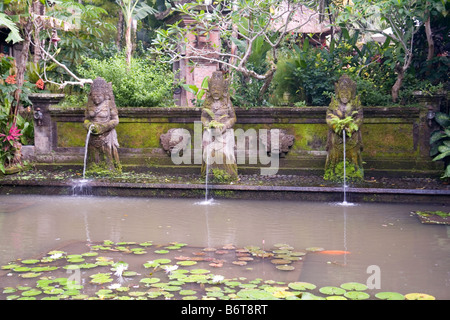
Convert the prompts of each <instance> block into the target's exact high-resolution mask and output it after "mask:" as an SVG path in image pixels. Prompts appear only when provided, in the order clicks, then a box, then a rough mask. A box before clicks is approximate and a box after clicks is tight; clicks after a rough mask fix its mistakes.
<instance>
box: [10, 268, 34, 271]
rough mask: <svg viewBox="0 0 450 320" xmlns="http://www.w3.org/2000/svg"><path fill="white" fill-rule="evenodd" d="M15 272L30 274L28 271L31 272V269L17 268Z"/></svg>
mask: <svg viewBox="0 0 450 320" xmlns="http://www.w3.org/2000/svg"><path fill="white" fill-rule="evenodd" d="M13 270H14V271H16V272H28V271H30V270H31V268H28V267H17V268H14V269H13Z"/></svg>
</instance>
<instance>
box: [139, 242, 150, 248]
mask: <svg viewBox="0 0 450 320" xmlns="http://www.w3.org/2000/svg"><path fill="white" fill-rule="evenodd" d="M139 245H140V246H143V247H150V246H152V245H153V243H152V242H151V241H146V242H142V243H139Z"/></svg>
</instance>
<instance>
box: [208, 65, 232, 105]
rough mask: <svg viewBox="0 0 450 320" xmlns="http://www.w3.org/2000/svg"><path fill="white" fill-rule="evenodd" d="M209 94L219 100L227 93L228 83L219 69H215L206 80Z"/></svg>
mask: <svg viewBox="0 0 450 320" xmlns="http://www.w3.org/2000/svg"><path fill="white" fill-rule="evenodd" d="M208 90H209V96H211V97H212V98H213V99H214V100H219V99H220V98H222V97H225V96H226V95H227V93H228V92H227V91H228V85H227V81H226V80H225V79H224V78H223V74H222V72H220V71H215V72H213V74H212V75H211V78H210V79H209V81H208Z"/></svg>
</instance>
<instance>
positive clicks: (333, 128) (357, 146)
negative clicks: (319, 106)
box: [324, 75, 364, 181]
mask: <svg viewBox="0 0 450 320" xmlns="http://www.w3.org/2000/svg"><path fill="white" fill-rule="evenodd" d="M335 91H336V96H335V97H334V98H333V99H332V100H331V103H330V105H329V107H328V109H327V116H326V121H327V124H328V126H329V130H328V141H327V152H328V155H327V159H326V164H325V176H324V178H325V179H326V180H337V181H340V180H342V179H343V161H344V158H343V149H344V138H343V134H344V133H345V134H346V136H345V140H346V141H345V142H346V144H345V146H346V157H345V158H346V159H345V160H346V161H347V166H346V168H347V170H346V171H347V179H350V180H359V179H363V177H364V171H363V162H362V157H361V152H362V150H363V143H362V136H361V130H360V129H361V125H362V123H363V110H362V107H361V103H360V100H359V97H358V96H357V95H356V83H355V82H354V81H353V80H351V79H350V78H349V77H348V76H347V75H343V76H341V78H340V79H339V81H338V82H337V83H336V84H335Z"/></svg>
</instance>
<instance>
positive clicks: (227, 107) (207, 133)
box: [201, 71, 238, 180]
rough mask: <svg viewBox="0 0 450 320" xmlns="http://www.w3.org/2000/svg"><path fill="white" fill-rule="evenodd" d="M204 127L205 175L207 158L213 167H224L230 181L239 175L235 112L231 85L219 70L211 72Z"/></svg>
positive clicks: (203, 112) (202, 117) (204, 107)
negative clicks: (235, 137) (231, 97)
mask: <svg viewBox="0 0 450 320" xmlns="http://www.w3.org/2000/svg"><path fill="white" fill-rule="evenodd" d="M201 120H202V124H203V126H204V129H205V130H204V133H203V139H202V146H203V161H202V171H201V172H202V176H205V174H206V166H207V165H206V161H208V164H209V168H210V169H211V170H223V171H224V172H225V174H226V175H227V176H228V177H229V179H230V180H234V179H237V178H238V173H237V164H236V157H235V153H234V145H235V141H234V131H233V129H232V128H233V126H234V124H235V123H236V113H235V111H234V108H233V105H232V103H231V99H230V96H229V94H228V84H227V81H226V80H225V79H224V78H223V74H222V72H220V71H216V72H214V73H213V74H212V76H211V78H210V79H209V83H208V91H207V93H206V98H205V101H204V104H203V111H202V116H201Z"/></svg>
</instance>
